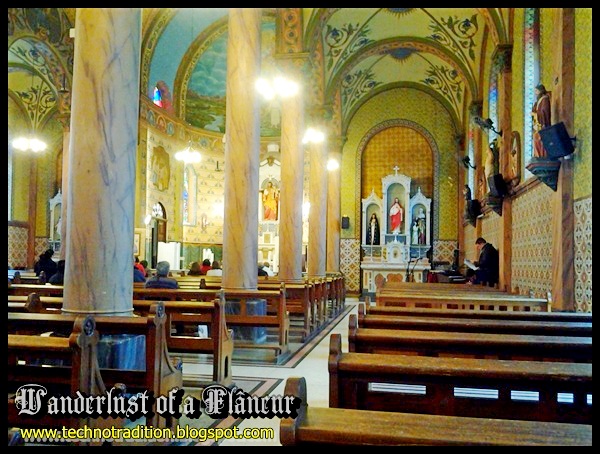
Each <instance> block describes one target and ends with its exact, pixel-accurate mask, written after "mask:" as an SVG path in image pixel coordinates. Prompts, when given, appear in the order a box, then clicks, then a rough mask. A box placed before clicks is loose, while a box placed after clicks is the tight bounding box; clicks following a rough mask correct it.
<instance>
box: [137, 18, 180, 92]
mask: <svg viewBox="0 0 600 454" xmlns="http://www.w3.org/2000/svg"><path fill="white" fill-rule="evenodd" d="M179 9H180V8H167V9H162V8H161V9H159V11H158V12H157V13H155V15H154V17H153V18H152V19H151V20H150V23H149V24H148V27H147V28H146V30H145V33H144V36H143V37H142V67H141V83H140V90H141V92H142V94H145V95H146V96H148V90H149V88H150V87H149V84H150V81H149V78H150V66H151V65H152V57H153V56H154V51H155V50H156V45H157V44H158V41H159V39H160V37H161V35H162V34H163V32H164V31H165V29H166V28H167V25H169V22H171V20H172V19H173V18H174V17H175V15H176V14H177V13H178V12H179ZM155 82H156V81H155Z"/></svg>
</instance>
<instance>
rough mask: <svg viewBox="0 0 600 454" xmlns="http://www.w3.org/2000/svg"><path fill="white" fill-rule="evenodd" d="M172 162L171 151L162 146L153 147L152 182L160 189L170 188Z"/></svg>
mask: <svg viewBox="0 0 600 454" xmlns="http://www.w3.org/2000/svg"><path fill="white" fill-rule="evenodd" d="M170 178H171V164H170V157H169V153H167V151H166V150H165V149H164V147H162V146H158V147H154V148H153V149H152V157H151V160H150V183H151V184H152V186H154V187H155V188H156V189H158V190H159V191H166V190H167V189H169V180H170Z"/></svg>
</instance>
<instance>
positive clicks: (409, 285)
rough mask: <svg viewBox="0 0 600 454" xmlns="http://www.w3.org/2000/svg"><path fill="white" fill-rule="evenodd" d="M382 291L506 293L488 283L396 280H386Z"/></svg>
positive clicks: (381, 288)
mask: <svg viewBox="0 0 600 454" xmlns="http://www.w3.org/2000/svg"><path fill="white" fill-rule="evenodd" d="M378 290H380V291H392V292H393V291H406V290H418V291H429V290H433V291H442V292H443V291H447V292H453V291H457V290H458V291H466V292H469V291H470V292H492V293H504V291H503V290H500V289H497V288H496V287H488V286H487V285H467V284H447V283H430V282H396V281H387V280H386V281H385V282H384V283H383V285H382V286H381V287H379V289H378Z"/></svg>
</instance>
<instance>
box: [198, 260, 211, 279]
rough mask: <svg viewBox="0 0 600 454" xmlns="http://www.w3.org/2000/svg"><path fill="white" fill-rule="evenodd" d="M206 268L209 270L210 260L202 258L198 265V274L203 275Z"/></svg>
mask: <svg viewBox="0 0 600 454" xmlns="http://www.w3.org/2000/svg"><path fill="white" fill-rule="evenodd" d="M208 270H210V260H208V259H204V260H202V266H201V267H200V274H201V275H203V276H204V275H205V274H206V272H207V271H208Z"/></svg>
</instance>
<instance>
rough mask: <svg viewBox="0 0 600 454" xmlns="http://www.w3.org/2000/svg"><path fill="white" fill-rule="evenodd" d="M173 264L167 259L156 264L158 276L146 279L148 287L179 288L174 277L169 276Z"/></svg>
mask: <svg viewBox="0 0 600 454" xmlns="http://www.w3.org/2000/svg"><path fill="white" fill-rule="evenodd" d="M170 270H171V264H170V263H169V262H167V261H162V262H158V263H157V264H156V276H153V277H151V278H150V279H148V280H147V281H146V285H145V287H146V288H179V284H178V283H177V281H176V280H175V279H173V278H170V277H168V276H169V271H170Z"/></svg>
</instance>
